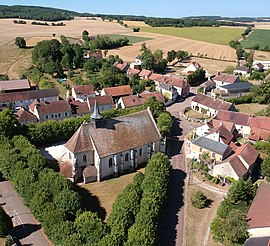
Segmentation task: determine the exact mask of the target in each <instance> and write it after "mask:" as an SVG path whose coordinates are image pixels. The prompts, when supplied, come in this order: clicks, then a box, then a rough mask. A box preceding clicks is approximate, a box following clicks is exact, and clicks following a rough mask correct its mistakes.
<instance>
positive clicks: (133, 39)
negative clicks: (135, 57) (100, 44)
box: [106, 34, 153, 44]
mask: <svg viewBox="0 0 270 246" xmlns="http://www.w3.org/2000/svg"><path fill="white" fill-rule="evenodd" d="M106 36H109V37H110V38H111V39H113V40H116V39H119V38H125V37H127V38H128V40H129V43H130V44H135V43H139V42H144V41H147V40H152V39H153V38H145V37H137V36H129V35H118V34H109V35H106Z"/></svg>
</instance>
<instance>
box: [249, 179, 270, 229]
mask: <svg viewBox="0 0 270 246" xmlns="http://www.w3.org/2000/svg"><path fill="white" fill-rule="evenodd" d="M269 210H270V183H263V184H262V185H260V186H259V189H258V192H257V194H256V196H255V198H254V200H253V202H252V204H251V206H250V208H249V210H248V213H247V219H248V224H249V227H250V228H264V227H270V213H269Z"/></svg>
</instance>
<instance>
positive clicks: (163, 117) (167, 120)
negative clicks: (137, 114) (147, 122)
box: [157, 112, 173, 137]
mask: <svg viewBox="0 0 270 246" xmlns="http://www.w3.org/2000/svg"><path fill="white" fill-rule="evenodd" d="M157 125H158V128H159V131H160V133H161V135H162V136H163V137H170V136H171V133H172V127H173V119H172V116H171V115H170V113H168V112H164V113H161V114H160V115H159V117H158V120H157Z"/></svg>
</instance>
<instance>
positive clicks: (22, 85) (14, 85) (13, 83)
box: [0, 79, 31, 91]
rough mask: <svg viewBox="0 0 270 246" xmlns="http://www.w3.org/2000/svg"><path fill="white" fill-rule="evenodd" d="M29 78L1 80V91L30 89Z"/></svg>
mask: <svg viewBox="0 0 270 246" xmlns="http://www.w3.org/2000/svg"><path fill="white" fill-rule="evenodd" d="M30 88H31V86H30V83H29V81H28V79H20V80H6V81H0V91H12V90H27V89H28V90H30Z"/></svg>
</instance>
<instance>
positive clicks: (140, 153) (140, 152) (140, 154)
mask: <svg viewBox="0 0 270 246" xmlns="http://www.w3.org/2000/svg"><path fill="white" fill-rule="evenodd" d="M139 156H142V148H140V150H139Z"/></svg>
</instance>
